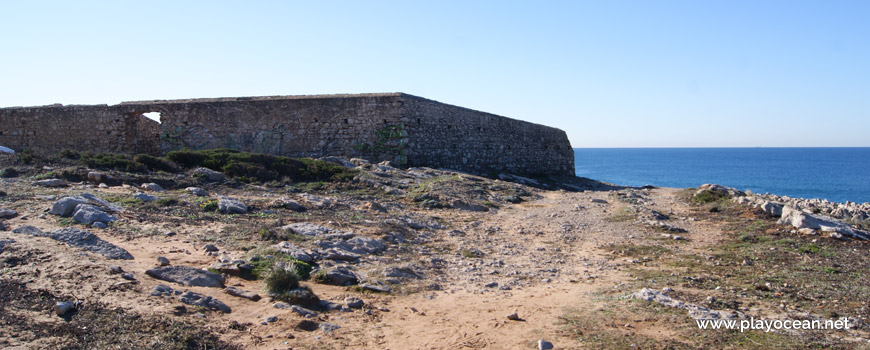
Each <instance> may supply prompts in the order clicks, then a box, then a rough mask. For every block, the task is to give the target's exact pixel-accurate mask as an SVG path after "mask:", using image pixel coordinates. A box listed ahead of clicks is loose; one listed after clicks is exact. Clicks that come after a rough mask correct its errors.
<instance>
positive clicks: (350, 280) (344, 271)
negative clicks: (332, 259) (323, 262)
mask: <svg viewBox="0 0 870 350" xmlns="http://www.w3.org/2000/svg"><path fill="white" fill-rule="evenodd" d="M324 279H325V282H326V283H327V284H333V285H337V286H350V285H354V284H357V283H358V282H359V279H358V278H357V276H356V274H355V273H353V271H351V270H350V269H348V268H346V267H336V268H333V269H331V270H329V271H327V272H326V274H325V275H324Z"/></svg>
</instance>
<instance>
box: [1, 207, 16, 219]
mask: <svg viewBox="0 0 870 350" xmlns="http://www.w3.org/2000/svg"><path fill="white" fill-rule="evenodd" d="M16 216H18V212H17V211H14V210H11V209H0V219H11V218H14V217H16Z"/></svg>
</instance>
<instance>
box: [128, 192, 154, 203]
mask: <svg viewBox="0 0 870 350" xmlns="http://www.w3.org/2000/svg"><path fill="white" fill-rule="evenodd" d="M133 198H136V199H138V200H140V201H143V202H145V203H148V202H151V201H153V200H155V199H157V197H155V196H152V195H150V194H147V193H144V192H136V194H134V195H133Z"/></svg>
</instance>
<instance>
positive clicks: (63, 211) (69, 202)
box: [48, 196, 88, 217]
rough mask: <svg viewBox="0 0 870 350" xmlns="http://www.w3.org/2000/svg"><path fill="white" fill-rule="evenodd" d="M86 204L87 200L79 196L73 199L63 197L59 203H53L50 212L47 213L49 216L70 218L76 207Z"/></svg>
mask: <svg viewBox="0 0 870 350" xmlns="http://www.w3.org/2000/svg"><path fill="white" fill-rule="evenodd" d="M87 202H88V200H87V199H85V198H83V197H79V196H75V197H64V198H61V199H60V200H59V201H57V202H55V203H54V205H52V206H51V210H49V211H48V213H49V214H51V215H59V216H64V217H66V216H72V214H73V212H74V211H75V209H76V206H78V205H79V204H86V203H87Z"/></svg>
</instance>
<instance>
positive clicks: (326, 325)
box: [318, 322, 341, 333]
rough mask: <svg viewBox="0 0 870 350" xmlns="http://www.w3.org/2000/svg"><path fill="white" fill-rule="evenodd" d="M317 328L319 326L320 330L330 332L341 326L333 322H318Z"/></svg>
mask: <svg viewBox="0 0 870 350" xmlns="http://www.w3.org/2000/svg"><path fill="white" fill-rule="evenodd" d="M318 328H320V330H321V331H323V332H324V333H332V332H334V331H335V330H336V329H339V328H341V326H339V325H337V324H335V323H329V322H323V323H321V324H320V327H318Z"/></svg>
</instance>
